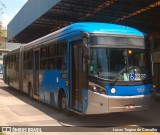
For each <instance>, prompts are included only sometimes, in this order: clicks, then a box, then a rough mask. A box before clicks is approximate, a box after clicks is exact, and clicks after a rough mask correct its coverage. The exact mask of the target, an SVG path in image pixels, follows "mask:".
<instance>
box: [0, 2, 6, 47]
mask: <svg viewBox="0 0 160 135" xmlns="http://www.w3.org/2000/svg"><path fill="white" fill-rule="evenodd" d="M4 8H6V6H5V5H4V4H3V3H2V1H1V0H0V15H1V14H3V9H4ZM4 32H5V31H4V29H3V28H2V20H0V49H4V48H5V40H6V39H5V36H4V35H5V33H4Z"/></svg>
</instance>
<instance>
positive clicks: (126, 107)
mask: <svg viewBox="0 0 160 135" xmlns="http://www.w3.org/2000/svg"><path fill="white" fill-rule="evenodd" d="M125 109H127V110H131V109H135V105H134V104H129V105H125Z"/></svg>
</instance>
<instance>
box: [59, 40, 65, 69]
mask: <svg viewBox="0 0 160 135" xmlns="http://www.w3.org/2000/svg"><path fill="white" fill-rule="evenodd" d="M66 52H67V42H66V41H64V42H60V43H58V50H57V61H58V62H57V69H66Z"/></svg>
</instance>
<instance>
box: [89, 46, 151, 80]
mask: <svg viewBox="0 0 160 135" xmlns="http://www.w3.org/2000/svg"><path fill="white" fill-rule="evenodd" d="M90 53H91V54H90V64H89V70H88V71H89V74H91V75H94V76H97V77H100V78H103V79H110V80H115V79H117V80H119V81H142V80H145V79H149V78H150V77H151V63H150V51H149V50H145V49H120V48H97V47H96V48H94V47H92V48H91V51H90Z"/></svg>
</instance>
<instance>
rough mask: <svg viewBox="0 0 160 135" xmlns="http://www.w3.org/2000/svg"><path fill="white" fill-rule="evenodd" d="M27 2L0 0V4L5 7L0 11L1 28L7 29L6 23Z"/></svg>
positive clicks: (24, 0) (23, 0) (21, 0)
mask: <svg viewBox="0 0 160 135" xmlns="http://www.w3.org/2000/svg"><path fill="white" fill-rule="evenodd" d="M27 1H28V0H0V3H3V4H4V5H5V7H3V8H2V10H1V11H0V21H2V26H3V27H4V28H7V25H8V23H9V22H10V21H11V20H12V19H13V17H14V16H15V15H16V14H17V13H18V12H19V10H20V9H21V8H22V7H23V6H24V5H25V3H26V2H27Z"/></svg>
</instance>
